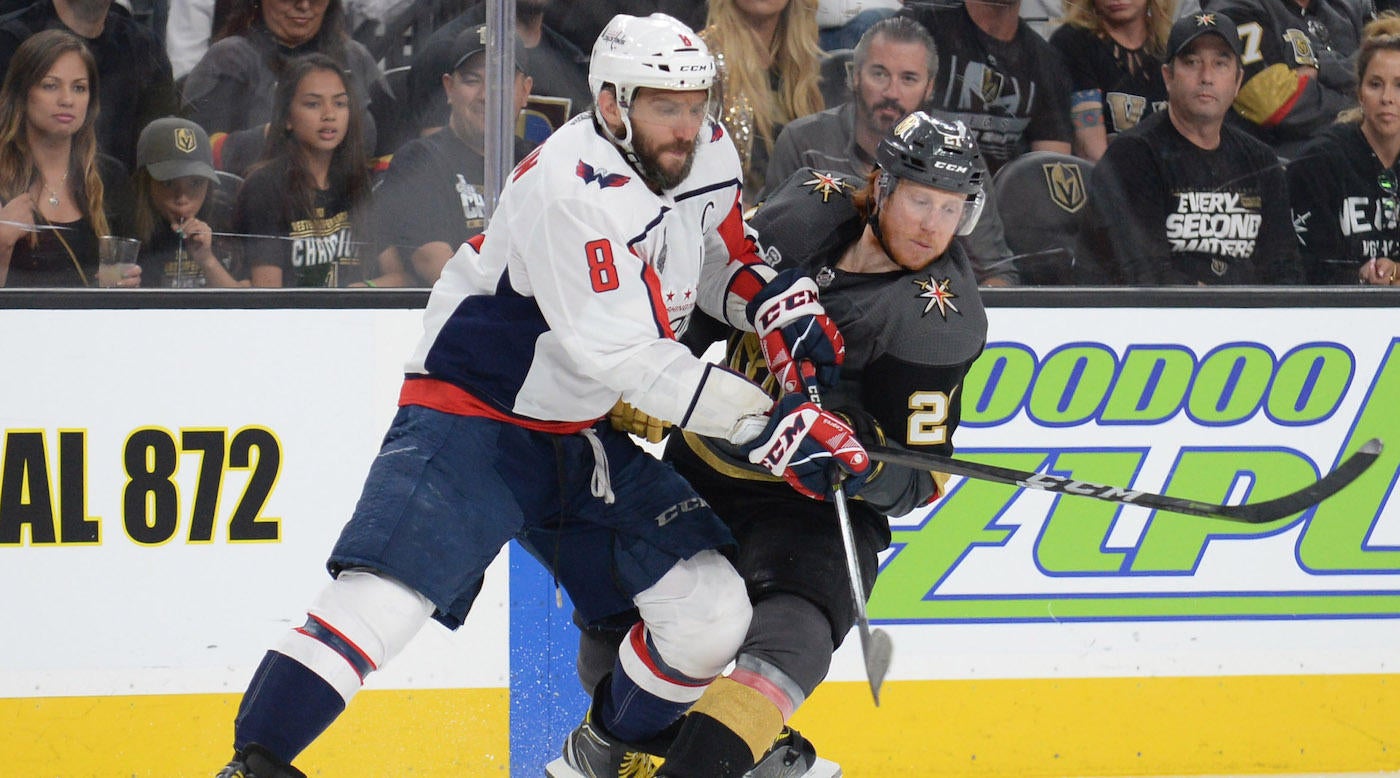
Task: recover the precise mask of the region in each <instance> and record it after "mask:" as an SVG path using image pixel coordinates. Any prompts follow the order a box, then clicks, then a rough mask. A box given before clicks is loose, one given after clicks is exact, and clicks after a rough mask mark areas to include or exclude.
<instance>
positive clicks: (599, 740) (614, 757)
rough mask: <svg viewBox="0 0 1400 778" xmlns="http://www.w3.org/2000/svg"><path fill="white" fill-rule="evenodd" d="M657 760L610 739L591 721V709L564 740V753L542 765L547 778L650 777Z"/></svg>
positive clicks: (655, 767)
mask: <svg viewBox="0 0 1400 778" xmlns="http://www.w3.org/2000/svg"><path fill="white" fill-rule="evenodd" d="M656 769H657V765H656V761H655V760H654V759H652V758H651V756H650V755H648V754H645V753H642V752H641V751H635V750H633V749H632V747H631V746H628V745H627V744H625V743H622V742H619V741H616V740H613V739H612V738H610V737H608V735H607V734H606V733H604V732H603V730H602V729H601V728H600V727H598V726H597V725H595V724H594V723H593V712H592V711H589V714H588V717H587V718H585V719H584V721H583V723H582V724H580V725H578V727H577V728H576V729H574V731H573V732H570V733H569V737H568V739H567V740H565V741H564V755H563V756H562V757H561V758H559V759H555V760H554V761H553V762H550V763H549V764H548V765H546V766H545V775H547V776H549V778H652V776H654V775H656Z"/></svg>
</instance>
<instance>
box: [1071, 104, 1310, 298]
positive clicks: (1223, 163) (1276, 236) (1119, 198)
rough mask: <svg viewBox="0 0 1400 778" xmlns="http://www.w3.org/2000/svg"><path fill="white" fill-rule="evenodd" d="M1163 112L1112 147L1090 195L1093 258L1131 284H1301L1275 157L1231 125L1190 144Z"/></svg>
mask: <svg viewBox="0 0 1400 778" xmlns="http://www.w3.org/2000/svg"><path fill="white" fill-rule="evenodd" d="M1169 117H1170V114H1169V113H1168V112H1167V111H1159V112H1157V113H1155V114H1152V115H1151V116H1148V117H1147V118H1146V119H1144V120H1143V121H1142V122H1141V123H1139V124H1138V126H1137V127H1135V128H1133V129H1131V130H1129V131H1127V132H1125V133H1122V134H1120V135H1119V136H1118V139H1117V140H1115V141H1114V142H1112V143H1110V144H1108V151H1106V152H1105V153H1104V156H1103V159H1101V160H1100V161H1099V163H1098V165H1096V166H1095V167H1094V172H1093V176H1092V177H1091V179H1090V182H1089V186H1088V192H1089V207H1090V214H1089V220H1090V221H1089V225H1088V227H1089V234H1090V237H1091V240H1092V242H1093V244H1094V245H1093V249H1094V251H1093V253H1094V254H1096V255H1097V257H1098V258H1099V260H1100V261H1101V262H1102V264H1103V267H1104V269H1105V270H1106V271H1107V273H1108V276H1109V278H1108V280H1110V281H1113V282H1117V283H1127V284H1143V285H1157V284H1211V285H1213V284H1291V283H1301V282H1302V278H1303V274H1302V269H1301V266H1300V265H1299V262H1298V252H1297V238H1296V237H1294V234H1293V222H1292V219H1291V218H1290V215H1289V204H1288V183H1287V181H1286V180H1285V179H1284V174H1283V166H1282V165H1281V164H1279V161H1278V158H1277V157H1276V156H1275V155H1274V152H1273V150H1271V149H1270V148H1269V147H1268V146H1266V145H1264V144H1263V143H1261V142H1260V141H1257V140H1255V139H1254V138H1251V137H1250V136H1249V135H1248V134H1246V133H1245V132H1244V131H1243V130H1239V129H1235V128H1233V127H1231V126H1229V125H1228V124H1227V125H1225V126H1224V127H1222V128H1221V131H1220V145H1219V146H1218V147H1216V148H1214V149H1209V150H1208V149H1203V148H1200V147H1199V146H1197V145H1196V144H1194V143H1192V142H1191V141H1189V140H1187V139H1186V137H1185V136H1183V135H1182V134H1181V133H1180V132H1178V131H1177V129H1176V126H1175V125H1173V124H1172V123H1171V121H1170V118H1169Z"/></svg>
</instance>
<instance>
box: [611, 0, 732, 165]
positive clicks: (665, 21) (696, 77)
mask: <svg viewBox="0 0 1400 778" xmlns="http://www.w3.org/2000/svg"><path fill="white" fill-rule="evenodd" d="M714 83H715V59H714V57H712V56H710V49H709V47H707V46H706V45H705V41H703V40H701V38H700V36H699V35H697V34H696V33H695V31H694V30H692V29H690V28H689V27H687V26H685V24H683V23H681V22H680V21H679V20H677V19H675V18H673V17H670V16H667V15H666V14H663V13H654V14H652V15H651V16H645V17H642V16H631V15H628V14H618V15H617V16H614V17H613V18H612V21H610V22H608V26H607V27H604V28H603V32H602V33H601V34H599V35H598V40H597V41H595V42H594V44H593V56H592V57H591V58H590V59H589V62H588V88H589V90H590V91H591V92H592V93H593V103H594V105H595V106H596V105H597V103H598V95H599V94H601V93H602V91H603V86H604V85H605V84H612V86H613V88H614V89H615V90H616V92H617V104H618V107H619V108H620V109H621V110H622V124H623V128H624V130H625V133H626V134H625V136H624V137H623V138H622V139H617V138H614V139H613V140H614V141H615V142H617V143H618V144H619V145H621V146H623V148H625V149H626V150H628V151H631V149H632V122H631V121H630V120H629V119H628V116H627V113H628V109H629V108H630V107H631V105H632V98H633V97H635V96H636V94H637V89H638V88H639V87H651V88H653V89H672V90H692V89H693V90H700V89H706V90H708V89H709V88H710V87H711V86H712V85H713V84H714Z"/></svg>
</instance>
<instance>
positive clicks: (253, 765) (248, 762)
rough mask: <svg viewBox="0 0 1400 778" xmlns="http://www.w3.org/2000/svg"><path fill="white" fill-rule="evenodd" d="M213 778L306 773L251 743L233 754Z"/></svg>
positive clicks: (297, 777)
mask: <svg viewBox="0 0 1400 778" xmlns="http://www.w3.org/2000/svg"><path fill="white" fill-rule="evenodd" d="M214 778H306V773H303V772H302V771H300V770H298V769H296V768H295V767H292V766H291V765H289V764H283V763H281V762H279V761H277V758H276V757H274V756H273V755H272V754H271V753H269V752H268V750H267V749H265V748H263V747H262V746H260V745H258V744H257V743H251V744H249V746H248V747H247V748H245V749H243V750H242V751H239V752H238V753H236V754H234V755H233V761H231V762H229V763H228V764H226V765H224V769H222V770H220V771H219V772H218V773H216V774H215V775H214Z"/></svg>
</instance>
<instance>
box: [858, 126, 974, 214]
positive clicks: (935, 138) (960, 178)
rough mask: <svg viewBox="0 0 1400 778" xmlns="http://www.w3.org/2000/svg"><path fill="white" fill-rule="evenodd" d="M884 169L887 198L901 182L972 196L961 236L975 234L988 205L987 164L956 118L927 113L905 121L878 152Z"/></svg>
mask: <svg viewBox="0 0 1400 778" xmlns="http://www.w3.org/2000/svg"><path fill="white" fill-rule="evenodd" d="M875 160H876V162H877V163H879V165H880V170H881V171H882V173H881V176H880V182H879V183H880V188H881V190H882V196H888V195H889V193H890V192H892V191H894V185H895V184H896V183H897V182H898V181H899V180H901V179H903V180H908V181H913V182H915V183H919V184H924V185H925V186H931V187H933V188H935V189H942V190H944V191H948V192H958V193H960V194H965V195H967V205H966V207H965V208H964V209H963V218H962V220H961V221H959V222H958V229H957V234H958V235H966V234H968V233H970V232H972V228H973V227H975V226H976V225H977V219H978V217H980V216H981V215H982V206H983V205H985V203H986V193H985V191H984V190H985V182H986V180H987V163H986V162H984V161H983V160H982V152H981V151H979V150H978V148H977V140H976V139H975V138H973V137H972V131H971V130H969V129H968V128H967V125H966V124H963V123H962V122H961V121H959V120H957V119H936V118H934V117H932V116H929V115H928V114H926V113H924V112H923V111H915V112H914V113H911V114H909V115H908V116H906V117H904V118H903V119H902V120H900V122H899V123H898V124H896V125H895V126H894V129H893V130H891V131H890V134H889V135H887V136H885V137H884V138H883V139H882V140H881V141H880V145H879V146H877V147H876V149H875Z"/></svg>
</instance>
